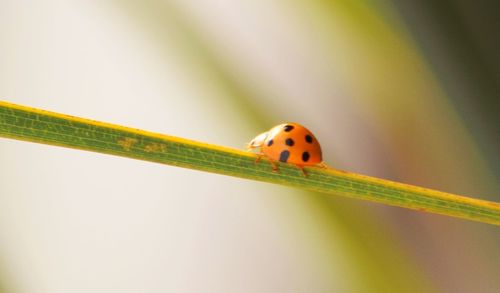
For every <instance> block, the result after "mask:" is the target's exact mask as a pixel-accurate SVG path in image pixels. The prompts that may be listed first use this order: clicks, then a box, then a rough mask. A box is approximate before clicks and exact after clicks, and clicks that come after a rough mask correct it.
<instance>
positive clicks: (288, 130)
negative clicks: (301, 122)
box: [283, 125, 294, 132]
mask: <svg viewBox="0 0 500 293" xmlns="http://www.w3.org/2000/svg"><path fill="white" fill-rule="evenodd" d="M293 128H294V127H293V125H285V127H283V130H285V132H290V131H292V130H293Z"/></svg>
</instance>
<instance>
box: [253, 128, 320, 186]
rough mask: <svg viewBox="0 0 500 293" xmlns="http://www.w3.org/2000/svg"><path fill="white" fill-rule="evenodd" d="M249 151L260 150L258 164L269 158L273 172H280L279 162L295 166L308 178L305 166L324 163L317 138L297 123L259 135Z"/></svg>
mask: <svg viewBox="0 0 500 293" xmlns="http://www.w3.org/2000/svg"><path fill="white" fill-rule="evenodd" d="M247 148H248V150H252V149H255V148H260V150H259V157H258V158H257V161H256V162H259V161H260V159H261V158H262V157H263V156H264V157H267V159H268V160H269V162H270V163H271V165H272V166H273V171H275V172H276V171H278V166H277V164H276V162H277V161H279V162H283V163H290V164H294V165H295V166H297V168H299V169H300V170H301V172H302V175H304V176H307V174H306V172H305V171H304V166H314V165H317V166H320V167H322V168H326V165H325V164H324V163H323V157H322V153H321V146H320V145H319V142H318V140H317V139H316V137H315V136H314V135H313V134H312V133H311V131H309V130H308V129H307V128H305V127H304V126H302V125H300V124H297V123H284V124H280V125H277V126H275V127H273V128H271V129H270V130H269V131H267V132H264V133H261V134H259V135H257V136H256V137H255V138H254V139H252V141H250V143H248V145H247Z"/></svg>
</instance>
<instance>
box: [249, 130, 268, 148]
mask: <svg viewBox="0 0 500 293" xmlns="http://www.w3.org/2000/svg"><path fill="white" fill-rule="evenodd" d="M267 134H268V132H264V133H261V134H259V135H257V136H256V137H255V138H254V139H252V140H251V141H250V142H249V143H248V144H247V149H248V150H251V149H254V148H258V147H261V146H262V145H263V144H264V141H265V140H266V138H267Z"/></svg>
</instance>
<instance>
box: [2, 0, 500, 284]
mask: <svg viewBox="0 0 500 293" xmlns="http://www.w3.org/2000/svg"><path fill="white" fill-rule="evenodd" d="M417 2H418V4H417ZM498 15H500V2H498V1H487V0H484V1H483V0H480V1H466V0H459V1H430V0H428V1H409V0H403V1H396V0H393V1H391V0H358V1H332V0H330V1H283V0H281V1H280V0H275V1H263V0H240V1H224V0H211V1H200V0H170V1H167V0H162V1H160V0H146V1H132V0H128V1H127V0H125V1H112V0H105V1H77V0H73V1H67V0H66V1H62V0H45V1H14V0H0V98H1V99H3V100H6V101H9V102H13V103H18V104H23V105H28V106H33V107H37V108H42V109H48V110H52V111H57V112H62V113H66V114H70V115H76V116H82V117H86V118H91V119H95V120H100V121H106V122H111V123H117V124H123V125H126V126H131V127H135V128H141V129H146V130H151V131H155V132H161V133H165V134H170V135H175V136H181V137H185V138H190V139H194V140H198V141H204V142H208V143H213V144H220V145H225V146H229V147H234V148H243V147H244V146H245V143H246V142H248V141H249V140H250V139H252V138H253V137H254V136H255V135H256V134H258V133H261V132H263V131H265V130H267V129H269V128H270V127H272V126H274V125H275V124H278V123H281V122H283V121H296V122H300V123H302V124H304V125H306V126H307V127H308V128H310V129H311V130H312V131H313V132H314V133H315V135H316V136H317V137H318V138H319V140H320V141H321V143H322V147H323V151H324V156H325V161H326V163H327V164H328V165H330V166H333V167H335V168H339V169H342V170H348V171H351V172H357V173H361V174H366V175H370V176H375V177H380V178H385V179H389V180H395V181H400V182H404V183H409V184H415V185H420V186H424V187H428V188H433V189H438V190H442V191H447V192H452V193H456V194H461V195H467V196H472V197H476V198H481V199H487V200H493V201H500V193H499V190H500V189H499V182H498V178H499V177H500V176H499V175H500V162H499V155H498V150H499V136H498V129H499V116H498V113H499V107H498V106H499V93H500V88H499V87H500V34H499V28H500V18H499V17H498ZM499 247H500V230H499V229H498V227H494V226H491V225H487V224H481V223H475V222H469V221H465V220H460V219H454V218H448V217H444V216H439V215H433V214H428V213H422V212H416V211H410V210H406V209H400V208H396V207H388V206H384V205H380V204H375V203H368V202H364V201H358V200H353V199H347V198H341V197H327V196H324V195H322V194H317V193H309V192H303V191H299V190H296V189H292V188H287V187H281V186H275V185H271V184H266V183H260V182H253V181H248V180H242V179H238V178H231V177H226V176H220V175H215V174H210V173H205V172H197V171H193V170H186V169H181V168H175V167H169V166H163V165H158V164H152V163H147V162H142V161H135V160H129V159H124V158H119V157H113V156H107V155H102V154H96V153H90V152H83V151H77V150H71V149H63V148H57V147H52V146H46V145H38V144H33V143H26V142H18V141H13V140H6V139H0V287H1V289H0V290H3V292H23V293H24V292H37V293H38V292H42V293H43V292H50V293H54V292H499V291H500V278H498V276H499V274H500V249H499Z"/></svg>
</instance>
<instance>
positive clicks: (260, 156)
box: [255, 152, 279, 172]
mask: <svg viewBox="0 0 500 293" xmlns="http://www.w3.org/2000/svg"><path fill="white" fill-rule="evenodd" d="M262 157H266V155H265V154H264V153H262V152H260V153H258V154H257V159H256V160H255V164H258V163H259V162H260V161H261V160H262ZM266 158H267V157H266ZM268 161H269V164H271V166H272V167H273V172H278V171H279V169H278V165H277V164H276V163H275V162H274V161H273V160H271V159H269V158H268Z"/></svg>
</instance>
